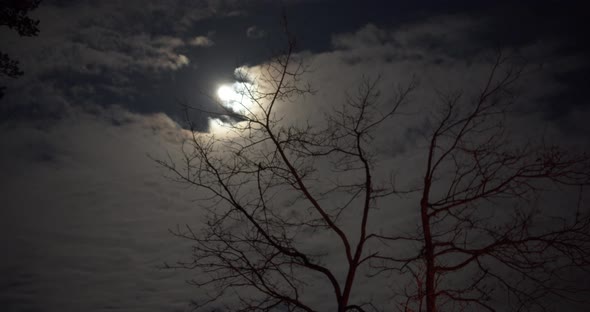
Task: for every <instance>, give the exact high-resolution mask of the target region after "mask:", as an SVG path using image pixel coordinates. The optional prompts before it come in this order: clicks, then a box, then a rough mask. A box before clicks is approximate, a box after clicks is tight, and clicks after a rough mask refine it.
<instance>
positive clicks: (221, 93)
mask: <svg viewBox="0 0 590 312" xmlns="http://www.w3.org/2000/svg"><path fill="white" fill-rule="evenodd" d="M217 96H218V97H219V99H220V100H222V101H223V102H230V101H232V100H235V98H236V97H237V96H238V94H237V93H236V91H234V89H233V88H232V87H230V86H221V87H219V89H217Z"/></svg>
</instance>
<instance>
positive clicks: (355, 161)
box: [157, 32, 590, 312]
mask: <svg viewBox="0 0 590 312" xmlns="http://www.w3.org/2000/svg"><path fill="white" fill-rule="evenodd" d="M287 34H288V32H287ZM287 37H288V44H287V50H286V51H283V53H280V54H279V56H277V57H276V58H274V59H272V60H271V61H270V62H268V63H267V64H266V65H265V67H264V71H263V73H262V74H261V76H259V77H256V78H253V77H243V79H242V80H243V81H246V82H244V84H243V88H242V89H241V90H242V91H241V93H242V94H241V95H242V96H243V98H244V101H241V102H239V101H238V103H234V105H233V108H231V109H230V108H223V111H222V112H221V113H219V112H208V113H210V114H219V115H224V116H229V117H230V118H231V119H233V120H234V121H236V122H234V123H227V124H225V125H224V126H225V127H226V130H227V133H225V134H223V135H221V136H216V135H214V134H206V133H198V132H196V131H194V128H195V127H194V126H193V124H192V123H191V121H190V118H188V117H187V123H188V125H189V127H190V128H191V130H192V131H191V137H190V139H188V140H187V141H186V142H185V144H184V145H183V149H182V154H183V159H182V161H173V160H172V158H171V159H170V160H168V161H163V160H157V161H158V163H159V164H161V165H162V166H164V167H165V168H167V169H169V170H170V171H171V172H172V173H173V176H174V177H175V178H176V179H177V180H178V181H179V182H181V183H185V184H188V185H192V186H195V187H196V188H197V189H199V190H201V192H202V194H205V195H203V197H202V198H201V199H202V205H201V207H202V208H203V209H205V210H206V211H207V220H206V222H204V227H203V228H201V229H199V230H193V228H191V227H190V226H188V225H187V226H185V227H179V228H177V229H176V230H175V231H173V233H174V234H175V235H177V236H179V237H182V238H185V239H188V240H190V241H192V242H193V252H192V257H191V260H190V261H186V262H178V263H176V264H173V265H169V266H168V267H172V268H185V269H198V270H199V272H200V274H198V276H197V277H196V278H195V279H193V280H192V281H191V283H193V284H194V285H196V286H199V287H202V289H204V290H207V291H208V293H207V296H206V297H205V298H201V300H197V301H195V306H196V307H197V308H199V307H204V306H207V305H209V306H212V307H215V306H216V305H225V306H226V308H228V309H231V310H232V311H274V310H277V311H278V310H281V311H282V310H287V311H319V310H325V309H326V307H325V306H318V305H317V304H318V302H317V301H314V300H313V298H314V295H313V294H311V293H310V292H312V291H315V290H317V287H316V288H314V285H312V282H311V281H314V282H313V283H319V284H320V285H324V286H326V287H329V288H330V292H331V294H332V295H331V298H330V299H326V298H324V301H325V302H330V303H331V304H329V305H328V306H329V307H333V308H334V309H336V310H337V311H368V310H379V307H378V305H376V304H374V303H372V302H371V298H370V296H365V297H363V296H364V295H366V294H364V293H361V292H360V291H355V290H358V289H360V288H361V286H362V285H357V284H356V282H357V281H358V280H359V276H360V275H362V274H363V273H362V272H370V274H369V275H368V276H369V277H371V278H378V277H382V276H384V275H382V273H384V272H395V273H396V274H395V275H393V276H395V277H396V279H394V280H393V283H405V281H407V278H405V277H404V275H407V274H410V275H411V277H412V281H413V282H412V283H411V285H408V287H405V289H404V290H405V295H406V296H405V300H404V301H403V302H400V304H401V305H400V306H401V308H402V309H403V310H406V311H429V312H432V311H440V310H443V309H444V310H462V309H471V308H474V309H482V308H483V309H488V310H491V311H493V310H494V307H493V302H492V303H490V301H491V300H492V299H493V296H489V293H490V292H491V290H490V288H489V287H492V288H498V287H500V286H501V287H503V289H504V290H506V291H507V293H508V294H509V295H510V296H512V297H514V298H516V299H518V302H519V306H517V307H516V308H517V309H521V308H524V307H530V303H533V304H534V303H539V302H540V301H538V300H537V299H538V298H539V296H540V295H544V294H546V293H552V294H557V295H563V294H564V293H565V292H562V291H561V290H562V289H559V288H558V287H557V286H552V285H550V284H549V283H548V279H550V278H552V277H554V276H562V275H561V274H562V273H563V272H562V271H561V270H566V269H568V268H582V267H585V266H586V265H587V264H588V262H587V259H588V255H589V252H590V249H589V248H588V247H589V245H588V243H590V241H589V238H590V236H589V231H588V229H589V227H588V226H589V221H588V220H589V219H588V217H587V216H583V215H582V214H577V215H575V216H572V218H565V219H563V220H561V221H560V222H561V223H559V224H553V225H554V227H552V228H551V229H550V230H547V229H546V227H535V226H534V224H535V223H534V222H533V221H537V215H536V214H535V211H536V210H534V209H533V210H530V209H528V208H530V205H527V203H530V200H531V199H532V197H531V195H534V194H537V193H538V192H539V191H540V190H541V187H542V186H543V185H542V184H537V181H541V180H546V181H549V182H553V183H557V184H564V185H585V184H587V183H588V182H589V172H590V170H589V168H590V166H589V164H588V157H587V156H585V155H570V154H569V153H567V152H566V151H563V150H560V149H558V148H557V147H547V146H540V147H538V148H534V147H533V146H518V147H515V148H512V149H511V148H510V147H511V145H510V144H507V143H506V140H507V137H508V134H509V133H508V132H506V131H504V123H503V122H502V121H503V120H504V119H503V116H504V113H505V107H506V106H505V105H504V104H505V103H506V101H507V100H508V101H509V100H510V95H511V94H510V93H509V91H510V87H511V86H512V85H513V84H514V82H515V81H517V79H518V78H519V76H520V74H521V69H520V68H519V67H515V66H508V68H509V70H507V71H503V69H505V68H506V67H505V66H504V65H505V61H506V58H505V57H503V56H502V55H499V57H498V59H497V60H496V62H495V64H494V65H493V67H492V69H491V73H490V76H489V79H488V81H487V83H486V84H485V86H483V89H482V91H481V92H480V94H479V96H478V97H477V98H476V99H475V100H474V101H469V103H470V104H471V105H462V104H461V103H462V97H461V94H460V93H458V94H451V95H443V94H441V100H442V104H443V105H442V109H441V110H440V111H439V114H437V115H436V117H437V118H438V119H436V120H435V121H436V122H435V123H434V125H435V126H434V127H433V131H432V133H431V135H430V137H429V140H428V143H429V144H428V148H427V149H426V153H427V157H426V159H427V163H426V165H425V169H424V171H425V173H424V177H423V183H422V184H421V185H419V186H417V187H416V188H413V189H409V190H406V191H402V190H399V189H396V188H395V187H394V184H393V183H389V184H379V183H377V182H376V180H375V178H374V177H375V175H376V171H378V170H379V168H377V166H376V163H377V154H376V153H374V151H373V150H372V149H371V146H372V145H371V144H372V142H374V138H375V136H376V135H377V134H378V131H377V130H378V129H379V127H381V126H382V125H384V124H386V123H387V122H389V121H390V120H392V118H394V117H396V116H397V114H396V112H397V111H398V108H399V107H400V106H401V105H402V104H404V103H405V102H406V101H407V100H408V97H409V95H410V94H411V92H412V91H413V90H414V89H415V88H416V83H415V82H414V80H412V81H411V82H410V83H408V84H407V85H406V86H401V85H400V86H399V87H397V88H396V90H397V92H396V95H395V98H394V99H392V100H390V101H388V102H386V103H385V105H381V104H382V103H381V100H380V93H379V90H378V79H375V80H372V79H364V80H363V82H362V83H361V84H360V86H359V88H358V90H357V92H356V93H354V94H350V95H349V96H348V97H347V103H345V104H344V105H342V107H341V108H338V109H335V110H334V111H333V112H332V113H330V114H328V115H327V116H326V117H325V120H324V121H325V122H324V124H323V125H322V126H321V127H318V126H313V125H310V124H307V123H303V125H302V123H301V122H299V123H297V122H289V120H288V119H287V116H282V115H280V113H277V112H278V111H280V108H279V106H280V105H285V103H290V102H294V101H296V100H297V99H298V98H299V97H300V96H304V95H306V94H310V93H311V90H310V88H309V87H308V86H307V85H305V83H304V82H303V81H302V80H301V76H302V74H303V73H304V72H305V70H306V67H305V66H304V64H303V63H302V62H301V60H300V59H298V58H297V56H296V54H295V53H294V47H295V41H294V39H293V37H292V36H291V35H289V34H288V35H287ZM254 79H255V81H254ZM190 109H194V108H191V107H187V110H190ZM188 115H189V114H188V113H187V116H188ZM325 172H331V175H330V176H329V177H328V176H327V175H325V174H323V173H325ZM406 193H408V194H410V193H415V194H419V195H420V196H419V197H420V198H419V200H418V202H417V203H416V207H417V209H416V212H417V215H418V216H419V220H420V224H419V231H418V233H416V234H412V235H405V234H403V235H401V234H400V235H385V234H383V228H391V227H392V226H393V225H394V224H396V220H391V221H390V222H389V221H388V222H384V221H381V223H380V224H381V225H382V227H383V228H379V229H375V228H369V224H371V218H372V217H374V215H375V214H374V211H375V209H374V208H381V209H395V207H382V206H380V203H382V201H381V199H383V198H386V197H388V196H391V195H402V194H406ZM334 198H337V199H338V200H335V199H334ZM513 199H514V200H517V201H516V202H515V203H518V204H519V205H517V206H515V207H513V208H512V209H500V211H510V212H511V213H512V214H513V215H509V214H506V215H505V216H503V215H502V214H501V213H499V212H496V211H495V208H496V206H498V205H506V203H512V202H511V201H509V200H513ZM345 215H346V216H347V217H346V219H347V222H346V225H344V223H345V222H344V221H343V220H344V219H345V217H343V216H345ZM351 220H353V221H354V222H353V223H354V224H351ZM554 223H555V222H554ZM389 232H395V229H393V231H389ZM313 236H321V237H323V238H331V239H333V241H334V242H335V243H334V246H335V247H334V248H328V249H325V250H317V248H316V249H314V248H310V247H309V246H306V242H308V239H309V238H310V237H313ZM400 242H401V243H402V244H407V246H410V247H408V248H412V247H415V248H416V251H415V253H414V254H410V255H404V256H400V255H399V250H398V248H393V247H388V246H391V244H392V243H400ZM368 246H372V247H371V249H369V247H368ZM375 246H377V247H375ZM342 267H343V268H342ZM515 274H516V275H515ZM515 278H520V282H519V284H512V283H511V282H512V281H516V280H515ZM404 286H405V284H404ZM563 290H564V291H565V290H567V289H563ZM540 306H541V305H540Z"/></svg>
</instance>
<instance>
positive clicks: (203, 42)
mask: <svg viewBox="0 0 590 312" xmlns="http://www.w3.org/2000/svg"><path fill="white" fill-rule="evenodd" d="M188 44H189V45H192V46H195V47H204V48H208V47H212V46H213V45H214V44H215V42H213V40H211V39H209V38H208V37H206V36H197V37H194V38H193V39H191V40H190V41H189V42H188Z"/></svg>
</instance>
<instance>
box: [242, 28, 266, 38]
mask: <svg viewBox="0 0 590 312" xmlns="http://www.w3.org/2000/svg"><path fill="white" fill-rule="evenodd" d="M246 36H247V37H248V38H250V39H260V38H263V37H266V31H264V30H263V29H260V28H258V26H250V27H248V29H247V30H246Z"/></svg>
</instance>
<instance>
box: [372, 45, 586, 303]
mask: <svg viewBox="0 0 590 312" xmlns="http://www.w3.org/2000/svg"><path fill="white" fill-rule="evenodd" d="M510 59H511V58H510V57H508V56H505V55H503V54H502V53H498V55H497V58H496V59H495V62H493V64H492V66H491V70H490V74H489V76H488V79H487V81H486V83H485V85H484V86H483V87H482V89H481V92H479V94H478V95H477V96H475V97H474V98H471V99H467V100H465V101H463V92H455V93H451V94H443V93H440V102H441V104H442V105H441V109H440V110H439V111H437V112H436V113H435V114H434V118H433V121H432V125H433V127H432V131H431V133H430V134H429V135H428V137H427V142H428V147H427V149H426V153H427V158H426V159H427V161H426V164H425V168H424V169H423V170H424V177H423V181H422V183H421V186H420V189H421V191H420V192H421V196H420V202H419V211H420V222H421V225H420V228H419V231H418V233H417V235H410V236H405V237H404V236H389V237H386V236H381V239H382V240H383V241H405V242H420V244H419V248H418V249H417V250H416V253H415V254H414V256H410V257H406V258H400V257H395V256H391V257H381V256H379V258H380V260H381V261H380V262H378V263H376V264H375V267H376V268H378V269H381V270H388V269H396V270H399V271H400V272H402V273H408V274H410V275H411V276H412V280H413V281H414V283H413V285H411V286H410V287H406V288H405V289H404V296H402V297H403V298H404V299H403V300H402V301H401V302H399V303H400V304H399V306H400V307H401V308H402V310H405V311H428V312H434V311H443V310H444V311H455V310H460V311H464V310H470V311H471V310H489V311H496V310H502V311H504V310H507V309H514V310H516V311H521V310H545V309H546V308H547V306H546V305H545V304H546V302H547V301H546V300H542V299H543V298H544V297H546V296H550V295H553V296H556V297H557V298H558V299H573V297H569V296H571V295H573V294H574V291H575V290H576V289H572V288H571V287H568V286H565V285H567V284H564V283H562V284H559V283H557V284H556V283H555V282H556V279H559V278H564V277H566V276H567V275H568V274H571V272H572V269H574V271H575V270H579V269H587V268H588V265H589V264H590V263H589V257H588V256H589V252H590V219H589V217H588V215H587V214H583V213H582V212H581V211H580V206H579V205H580V204H581V203H580V202H579V201H578V207H577V210H572V209H569V211H570V212H571V214H570V215H569V216H568V215H567V213H566V214H564V213H563V212H559V213H560V215H554V216H551V215H547V214H546V213H547V211H546V210H543V209H542V208H541V207H540V205H539V203H538V202H537V201H536V199H538V198H539V196H541V195H542V193H543V191H545V190H547V188H548V187H551V186H556V185H564V186H579V187H580V196H581V192H582V188H581V187H582V186H583V185H587V184H588V183H589V182H590V174H589V168H590V162H589V160H590V158H589V157H588V156H587V155H585V154H575V153H571V152H568V151H567V150H565V149H561V148H559V147H557V146H548V145H546V144H544V143H543V142H542V140H539V144H537V145H535V144H534V143H532V142H531V141H529V142H525V143H522V142H520V143H516V144H515V143H514V142H511V140H510V139H511V134H512V133H511V132H510V131H509V130H507V128H506V123H505V121H506V119H505V116H506V114H507V109H508V107H509V104H510V103H511V101H512V99H513V96H514V93H513V88H512V87H513V86H514V84H515V82H516V81H518V79H519V77H520V76H521V74H522V72H523V69H524V67H523V66H518V65H515V63H514V62H510ZM580 199H581V198H580ZM552 208H553V209H554V210H555V208H556V207H552ZM574 208H575V207H574ZM562 210H566V211H567V208H565V209H564V208H562ZM391 263H396V264H397V265H393V266H392V265H391ZM569 286H571V285H569ZM578 290H580V289H578ZM498 300H501V302H498ZM494 301H496V302H494Z"/></svg>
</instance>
